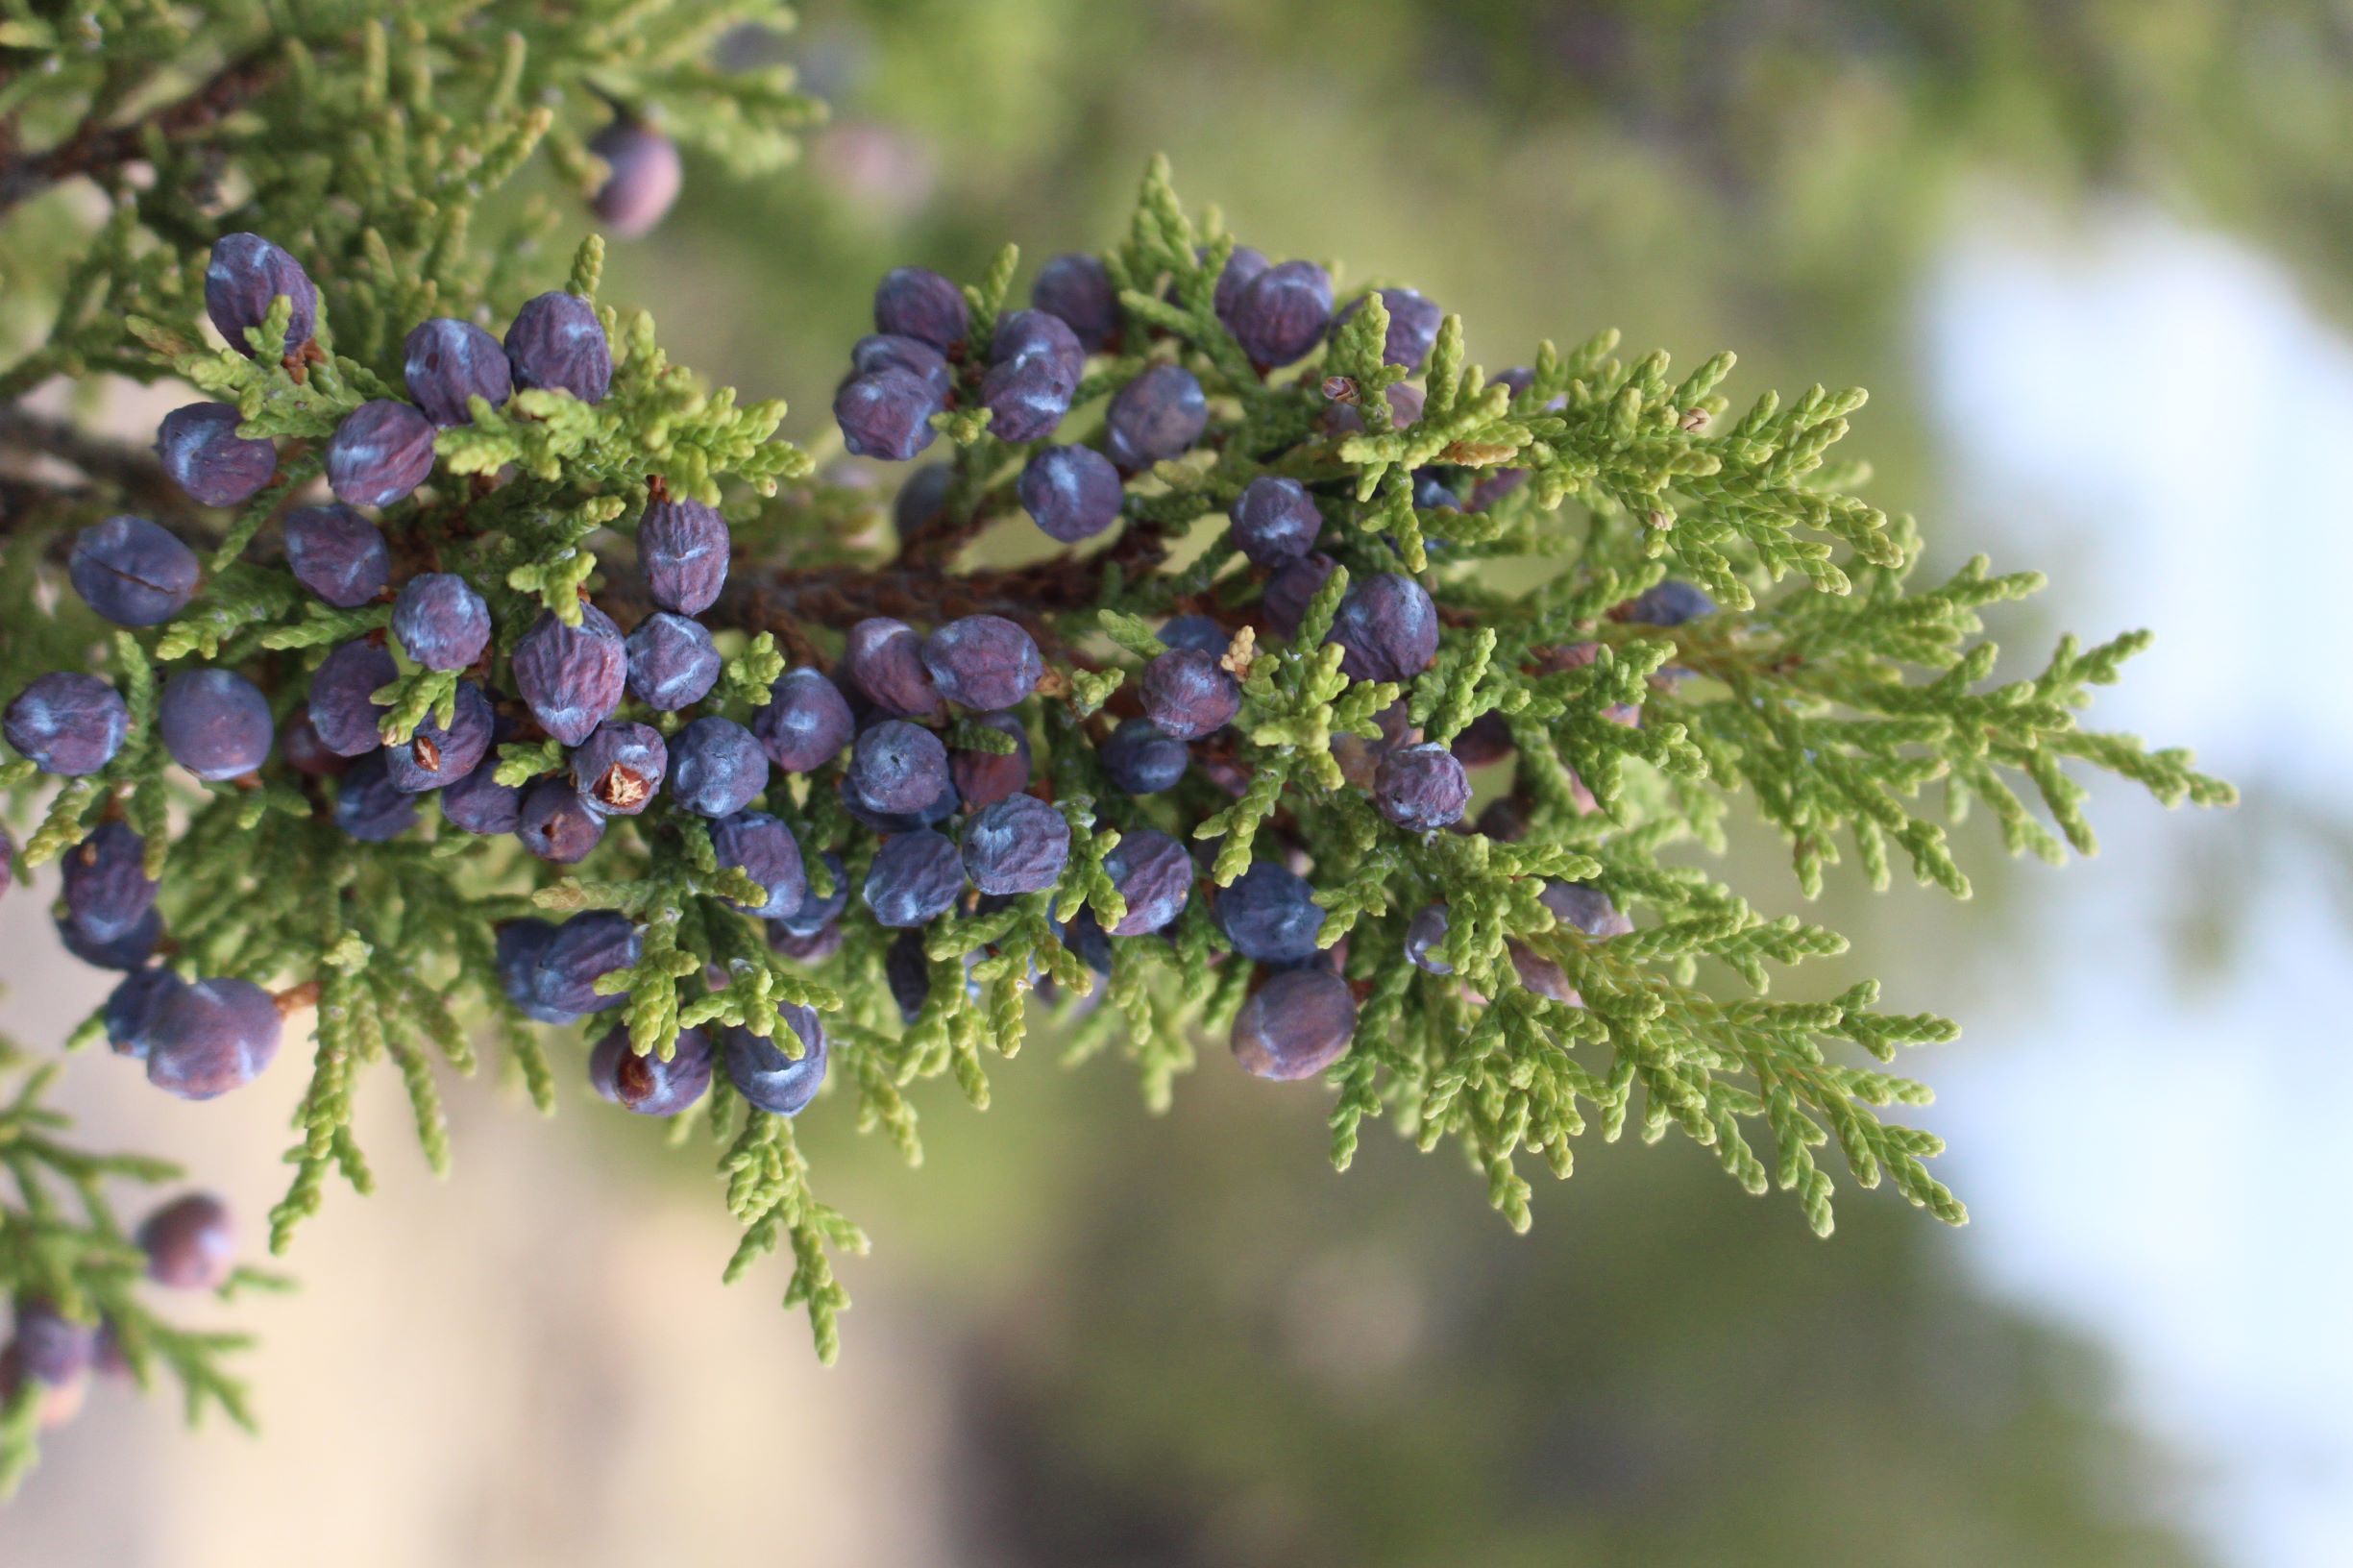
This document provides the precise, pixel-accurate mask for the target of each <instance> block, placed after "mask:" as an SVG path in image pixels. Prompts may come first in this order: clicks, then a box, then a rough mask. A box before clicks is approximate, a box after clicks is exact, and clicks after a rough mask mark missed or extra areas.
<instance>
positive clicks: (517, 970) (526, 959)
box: [494, 917, 580, 1024]
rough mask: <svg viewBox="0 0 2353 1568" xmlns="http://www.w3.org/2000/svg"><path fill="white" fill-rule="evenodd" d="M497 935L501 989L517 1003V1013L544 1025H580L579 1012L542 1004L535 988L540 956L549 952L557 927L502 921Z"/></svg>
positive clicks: (533, 920) (537, 921)
mask: <svg viewBox="0 0 2353 1568" xmlns="http://www.w3.org/2000/svg"><path fill="white" fill-rule="evenodd" d="M494 936H495V938H496V942H497V947H496V952H495V958H496V968H497V969H498V971H499V989H500V990H501V991H502V992H505V993H506V999H507V1000H508V1001H510V1002H512V1003H514V1004H515V1010H516V1011H517V1012H519V1013H521V1014H522V1015H523V1016H524V1017H527V1018H535V1019H537V1020H538V1021H539V1022H541V1023H557V1024H562V1023H577V1022H578V1021H579V1017H580V1016H579V1015H578V1014H577V1013H573V1012H568V1011H566V1010H565V1009H563V1008H560V1007H549V1006H548V1005H546V1004H545V1003H543V1002H541V1001H540V999H539V995H538V992H536V991H534V990H533V989H532V987H533V983H534V981H535V980H536V978H537V976H538V973H539V960H540V955H542V954H543V953H545V952H546V951H547V950H548V943H551V942H552V941H554V940H555V927H554V925H553V924H552V923H551V922H549V921H547V920H543V919H536V918H534V917H526V918H524V919H519V920H507V921H504V922H502V924H501V925H500V926H499V928H498V930H497V931H496V932H495V933H494Z"/></svg>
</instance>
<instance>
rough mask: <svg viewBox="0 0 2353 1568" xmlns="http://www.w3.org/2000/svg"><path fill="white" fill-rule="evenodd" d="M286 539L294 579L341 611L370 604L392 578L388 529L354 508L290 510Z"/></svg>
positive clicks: (287, 559) (288, 559) (328, 507)
mask: <svg viewBox="0 0 2353 1568" xmlns="http://www.w3.org/2000/svg"><path fill="white" fill-rule="evenodd" d="M285 537H286V566H287V568H288V570H290V571H291V572H293V574H294V580H295V581H296V582H299V583H301V584H302V585H303V586H304V587H305V588H307V589H309V590H310V591H311V592H312V593H313V594H316V595H317V596H318V597H319V598H320V599H321V600H324V601H326V602H327V603H329V604H332V605H333V606H334V607H335V608H337V609H339V610H349V609H355V608H357V607H358V606H359V605H362V604H365V603H367V602H368V601H369V600H372V599H374V598H375V597H376V596H377V595H379V594H380V593H382V592H383V591H384V588H385V586H386V585H387V584H388V583H390V581H391V580H392V555H391V552H390V551H388V550H387V549H386V548H385V546H384V535H383V530H382V529H380V528H379V527H377V526H376V525H375V524H373V523H371V522H369V521H368V520H367V519H366V518H364V517H361V516H360V515H359V514H358V513H357V512H355V511H353V510H352V509H351V508H350V507H349V506H343V505H330V506H305V507H302V508H301V509H299V510H297V511H293V512H289V513H287V514H286V524H285Z"/></svg>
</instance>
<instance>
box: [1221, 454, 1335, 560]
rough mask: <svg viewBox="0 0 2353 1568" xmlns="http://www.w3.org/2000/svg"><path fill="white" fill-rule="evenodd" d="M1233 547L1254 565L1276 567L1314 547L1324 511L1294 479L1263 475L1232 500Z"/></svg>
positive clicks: (1306, 488)
mask: <svg viewBox="0 0 2353 1568" xmlns="http://www.w3.org/2000/svg"><path fill="white" fill-rule="evenodd" d="M1232 515H1233V519H1234V546H1235V548H1236V549H1237V550H1239V551H1241V552H1242V553H1243V554H1244V555H1247V556H1248V557H1249V558H1250V562H1251V564H1252V565H1254V566H1265V567H1279V566H1284V565H1286V564H1287V563H1289V562H1291V561H1295V560H1298V559H1299V558H1300V557H1301V556H1303V555H1305V554H1307V552H1308V551H1311V550H1313V549H1314V548H1315V540H1316V536H1317V535H1318V534H1320V533H1322V531H1323V527H1324V519H1323V514H1322V513H1321V512H1319V511H1317V510H1316V509H1315V498H1314V497H1313V496H1311V495H1309V494H1308V487H1307V486H1306V485H1304V484H1301V483H1300V482H1299V481H1298V480H1297V479H1285V478H1276V477H1275V476H1274V475H1271V474H1262V475H1261V476H1259V477H1258V478H1255V479H1252V480H1251V481H1250V482H1249V484H1248V485H1246V486H1245V487H1244V488H1243V490H1242V493H1241V496H1240V499H1238V500H1237V501H1236V502H1234V511H1233V514H1232Z"/></svg>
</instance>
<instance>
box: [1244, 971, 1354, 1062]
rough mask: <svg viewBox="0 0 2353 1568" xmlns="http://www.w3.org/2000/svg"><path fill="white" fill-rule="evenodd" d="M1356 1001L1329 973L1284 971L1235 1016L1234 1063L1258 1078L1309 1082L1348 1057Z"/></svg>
mask: <svg viewBox="0 0 2353 1568" xmlns="http://www.w3.org/2000/svg"><path fill="white" fill-rule="evenodd" d="M1356 1032H1357V1002H1356V997H1355V996H1354V995H1352V994H1351V993H1350V992H1349V990H1348V982H1347V981H1345V980H1342V979H1341V978H1340V977H1339V976H1338V975H1336V974H1334V973H1332V972H1331V971H1330V970H1328V969H1321V968H1301V969H1285V970H1283V971H1282V972H1281V973H1279V974H1277V975H1275V976H1274V977H1273V978H1272V979H1270V980H1268V981H1267V982H1266V984H1264V985H1263V986H1261V987H1260V988H1259V989H1258V991H1257V992H1255V993H1254V994H1253V995H1252V996H1251V997H1250V999H1249V1000H1248V1001H1246V1002H1244V1003H1242V1010H1241V1011H1240V1012H1239V1013H1238V1014H1237V1015H1235V1017H1234V1035H1233V1044H1234V1060H1236V1061H1237V1062H1239V1063H1240V1064H1241V1065H1242V1067H1243V1070H1245V1071H1247V1072H1251V1073H1254V1074H1256V1075H1257V1076H1259V1077H1261V1078H1272V1079H1276V1080H1278V1081H1282V1082H1290V1081H1293V1080H1296V1079H1301V1078H1312V1077H1314V1076H1315V1075H1316V1074H1317V1073H1319V1072H1321V1071H1323V1070H1324V1068H1326V1067H1328V1066H1332V1064H1333V1063H1335V1062H1337V1061H1338V1060H1339V1059H1340V1058H1341V1057H1343V1056H1345V1055H1347V1054H1348V1043H1349V1041H1351V1040H1352V1039H1354V1038H1355V1035H1356Z"/></svg>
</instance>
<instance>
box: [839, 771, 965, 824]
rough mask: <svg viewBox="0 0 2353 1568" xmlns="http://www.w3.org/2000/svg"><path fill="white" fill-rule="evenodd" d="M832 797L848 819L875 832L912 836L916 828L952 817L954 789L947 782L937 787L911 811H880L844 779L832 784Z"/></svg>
mask: <svg viewBox="0 0 2353 1568" xmlns="http://www.w3.org/2000/svg"><path fill="white" fill-rule="evenodd" d="M836 798H838V799H839V800H840V801H841V802H842V809H843V810H844V811H846V812H848V813H849V816H850V820H851V821H856V822H861V823H863V824H865V825H866V826H868V827H870V828H872V829H873V830H874V831H875V832H877V833H912V832H914V831H915V830H916V829H917V828H919V827H933V826H936V825H938V824H939V823H941V822H944V821H947V820H948V819H949V818H950V817H953V816H955V815H956V807H957V803H958V802H957V798H956V786H955V784H954V783H953V782H952V781H950V782H947V783H944V784H943V785H942V786H941V788H940V793H939V794H938V795H936V796H932V798H931V800H930V801H929V802H928V803H926V804H924V805H922V806H920V807H919V808H917V809H916V810H914V811H884V810H882V809H881V808H879V807H877V806H872V805H870V804H868V803H867V801H866V798H865V797H864V796H861V795H859V794H858V792H857V791H856V790H854V789H852V788H850V785H849V781H848V780H847V779H841V780H837V781H836Z"/></svg>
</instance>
